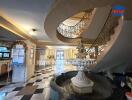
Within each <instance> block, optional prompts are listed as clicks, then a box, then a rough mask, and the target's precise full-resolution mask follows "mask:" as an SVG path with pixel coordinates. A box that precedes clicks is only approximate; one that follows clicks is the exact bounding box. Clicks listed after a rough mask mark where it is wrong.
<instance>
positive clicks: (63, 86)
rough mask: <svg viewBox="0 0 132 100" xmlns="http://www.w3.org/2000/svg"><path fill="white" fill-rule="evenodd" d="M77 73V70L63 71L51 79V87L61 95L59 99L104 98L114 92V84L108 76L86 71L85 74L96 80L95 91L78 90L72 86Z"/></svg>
mask: <svg viewBox="0 0 132 100" xmlns="http://www.w3.org/2000/svg"><path fill="white" fill-rule="evenodd" d="M77 73H78V72H77V71H70V72H67V73H63V74H62V75H60V76H58V77H56V79H53V80H52V81H51V84H50V85H51V88H52V89H53V90H54V91H57V92H58V93H59V95H60V97H59V98H60V99H59V100H74V99H75V100H104V99H106V98H109V97H110V96H111V94H112V93H113V90H112V84H111V83H110V82H109V80H108V79H107V78H106V77H104V76H101V75H98V74H95V73H89V72H85V75H86V77H88V78H89V79H91V80H92V81H93V82H94V86H93V90H92V91H93V92H92V93H83V94H82V93H79V92H76V91H75V90H74V87H73V86H72V81H71V79H72V78H73V77H75V76H76V75H77ZM75 88H76V87H75ZM73 98H74V99H73Z"/></svg>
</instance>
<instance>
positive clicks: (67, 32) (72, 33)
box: [57, 9, 93, 38]
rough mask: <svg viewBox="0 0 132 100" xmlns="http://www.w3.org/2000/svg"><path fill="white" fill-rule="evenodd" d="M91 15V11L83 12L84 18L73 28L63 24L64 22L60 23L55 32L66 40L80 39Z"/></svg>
mask: <svg viewBox="0 0 132 100" xmlns="http://www.w3.org/2000/svg"><path fill="white" fill-rule="evenodd" d="M92 15H93V9H90V10H88V11H85V13H84V16H83V17H82V18H81V19H80V20H79V22H77V23H76V24H75V25H74V26H69V25H66V24H64V22H62V23H61V24H60V25H59V26H58V28H57V31H58V32H59V33H60V34H61V35H63V36H64V37H67V38H77V37H80V34H81V33H82V32H83V31H84V30H86V29H87V28H88V26H89V22H90V19H91V16H92Z"/></svg>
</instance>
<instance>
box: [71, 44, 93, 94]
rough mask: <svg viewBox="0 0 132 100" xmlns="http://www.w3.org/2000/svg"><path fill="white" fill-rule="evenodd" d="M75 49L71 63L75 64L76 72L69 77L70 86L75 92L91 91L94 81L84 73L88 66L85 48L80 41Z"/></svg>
mask: <svg viewBox="0 0 132 100" xmlns="http://www.w3.org/2000/svg"><path fill="white" fill-rule="evenodd" d="M77 49H78V53H77V55H76V56H77V59H75V60H74V61H73V65H75V66H77V69H78V73H77V75H76V76H75V77H73V78H71V82H72V87H73V89H74V91H75V92H77V93H92V91H93V86H94V82H93V81H92V80H91V79H89V78H88V77H86V75H85V69H86V67H88V66H87V65H88V61H89V60H87V59H86V56H87V53H86V50H85V48H84V45H83V44H82V43H80V44H79V45H78V47H77Z"/></svg>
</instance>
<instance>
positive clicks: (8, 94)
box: [0, 67, 54, 100]
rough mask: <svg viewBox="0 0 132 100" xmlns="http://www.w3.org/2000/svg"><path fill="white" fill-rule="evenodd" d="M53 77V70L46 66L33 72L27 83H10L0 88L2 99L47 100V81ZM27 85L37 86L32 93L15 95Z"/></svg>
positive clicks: (48, 87) (48, 93)
mask: <svg viewBox="0 0 132 100" xmlns="http://www.w3.org/2000/svg"><path fill="white" fill-rule="evenodd" d="M53 77H54V70H53V69H52V67H47V68H44V69H41V70H39V71H37V72H35V75H34V76H33V77H32V78H31V79H30V80H29V81H28V82H27V83H19V84H10V85H7V86H5V87H4V88H2V89H0V92H1V93H5V97H4V100H49V95H50V86H49V82H50V80H51V79H52V78H53ZM27 86H36V87H37V88H36V89H35V91H34V92H33V94H30V95H17V94H18V93H19V92H20V91H21V90H22V89H23V88H24V87H27ZM0 100H2V99H0Z"/></svg>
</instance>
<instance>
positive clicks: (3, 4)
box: [0, 0, 54, 41]
mask: <svg viewBox="0 0 132 100" xmlns="http://www.w3.org/2000/svg"><path fill="white" fill-rule="evenodd" d="M53 1H54V0H39V2H38V0H0V12H2V14H3V15H4V16H6V17H8V18H10V19H11V20H12V21H13V22H15V23H16V24H17V25H19V26H20V27H22V28H23V29H24V30H25V31H26V32H27V33H28V32H29V31H30V30H31V29H32V28H35V29H37V32H36V34H37V35H36V36H33V38H34V39H37V40H45V41H50V39H49V38H48V36H47V35H46V33H45V30H44V19H45V17H46V15H47V13H48V10H49V8H50V6H51V5H52V3H53Z"/></svg>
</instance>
